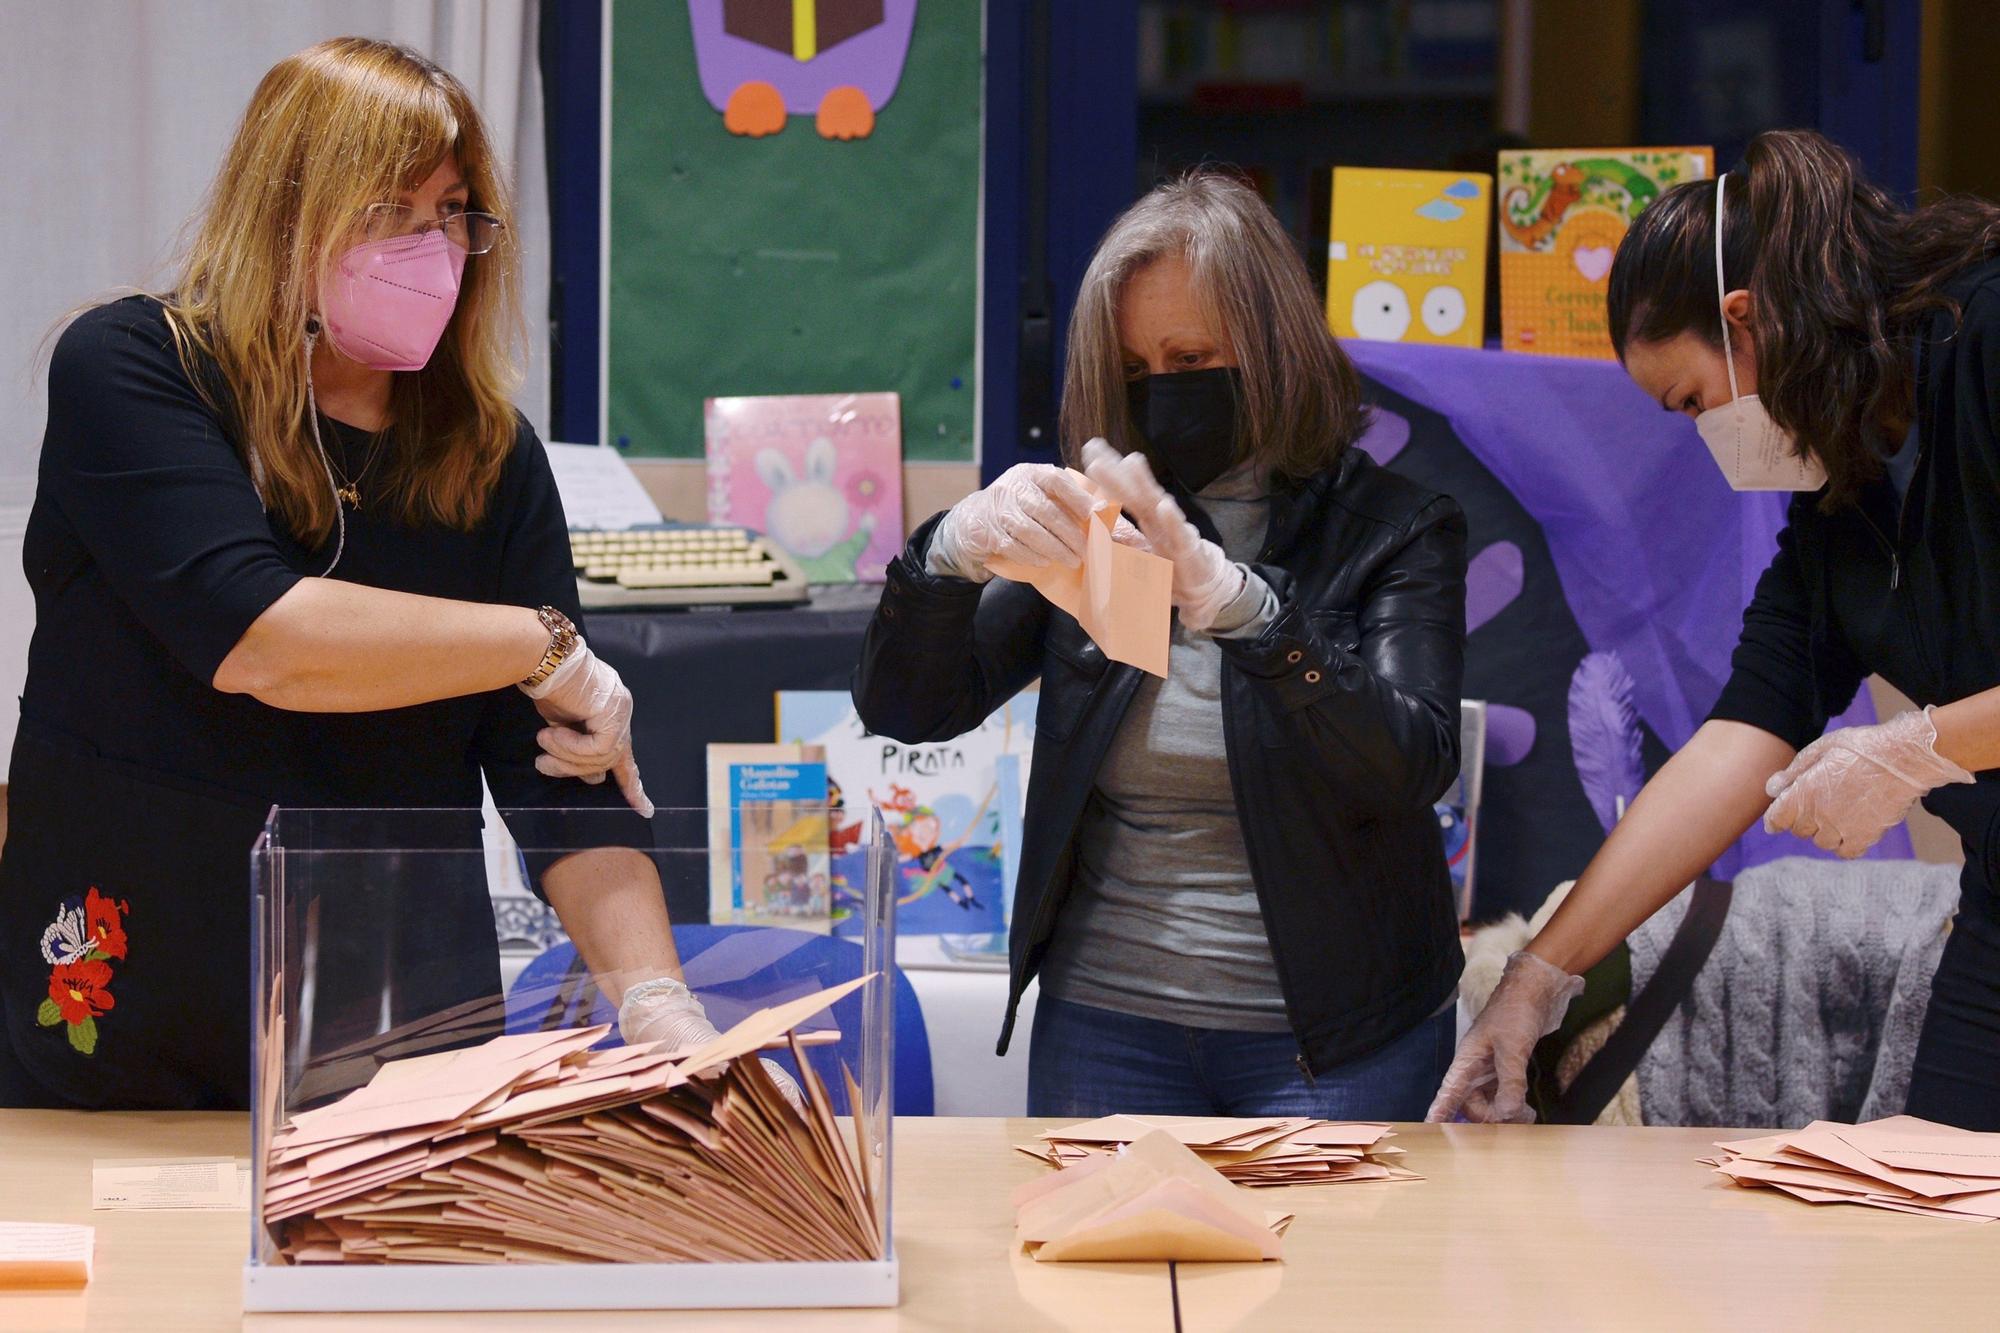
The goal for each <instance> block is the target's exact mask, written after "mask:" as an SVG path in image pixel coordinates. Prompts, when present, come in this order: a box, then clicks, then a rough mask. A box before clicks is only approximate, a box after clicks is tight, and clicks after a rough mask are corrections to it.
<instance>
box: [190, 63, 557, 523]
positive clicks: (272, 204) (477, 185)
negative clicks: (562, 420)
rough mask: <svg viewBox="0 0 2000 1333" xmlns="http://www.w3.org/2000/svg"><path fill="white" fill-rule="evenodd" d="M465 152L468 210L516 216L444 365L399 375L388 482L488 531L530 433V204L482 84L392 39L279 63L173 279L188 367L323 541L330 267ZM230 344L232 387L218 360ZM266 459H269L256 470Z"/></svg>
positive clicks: (267, 496) (442, 356) (412, 500)
mask: <svg viewBox="0 0 2000 1333" xmlns="http://www.w3.org/2000/svg"><path fill="white" fill-rule="evenodd" d="M447 155H455V156H456V157H457V160H458V165H459V167H460V169H461V170H462V172H463V177H464V180H465V183H466V186H467V188H468V191H469V194H470V199H469V201H468V204H467V207H468V208H470V209H475V210H478V211H481V212H486V213H491V214H493V215H495V216H496V217H498V218H500V219H501V221H502V222H503V223H505V224H507V225H506V226H504V227H503V229H502V230H501V233H500V243H499V244H498V245H497V246H496V247H495V248H494V249H493V250H491V251H489V252H488V253H486V254H483V255H478V256H472V257H468V259H467V261H466V265H465V273H464V277H463V279H462V283H461V287H460V291H459V297H458V305H457V308H456V310H455V311H454V312H453V314H452V318H451V323H450V325H449V326H448V327H447V328H446V330H445V333H444V336H443V337H442V338H441V339H440V340H439V342H438V346H437V350H436V352H435V353H434V354H433V355H432V357H431V360H430V364H429V365H427V366H425V367H424V369H422V370H420V371H413V372H408V373H399V374H397V375H396V376H395V381H394V386H393V388H392V390H391V396H390V411H391V416H392V419H393V421H394V423H395V429H396V436H397V437H396V444H395V447H393V448H391V449H390V450H389V451H388V454H387V456H386V457H385V458H384V459H383V465H384V468H385V472H384V473H383V474H382V479H383V482H384V494H385V497H387V498H388V502H389V504H390V505H391V507H392V509H394V510H399V511H400V513H401V516H402V517H403V518H404V519H405V520H406V521H419V520H425V519H428V520H431V521H435V522H440V523H444V524H446V525H448V526H452V527H457V528H470V527H472V526H473V525H474V524H476V523H477V522H478V521H479V520H480V519H481V518H482V517H483V516H484V515H485V512H486V505H487V502H488V500H489V499H490V497H491V495H492V492H493V490H494V488H495V485H496V484H497V482H498V480H499V477H500V470H501V467H502V466H503V465H504V464H505V462H506V460H507V456H508V454H509V453H510V452H511V451H512V449H513V447H514V439H515V431H516V418H515V413H514V407H513V403H512V392H513V389H514V386H515V383H516V381H517V378H518V372H517V370H516V368H515V362H514V357H513V350H514V347H515V338H516V335H517V334H518V332H519V330H520V328H521V324H520V316H519V304H518V300H517V297H516V294H515V289H516V275H515V259H514V255H513V249H512V246H511V244H510V243H509V239H508V238H509V237H510V236H511V235H512V234H513V228H512V225H511V224H512V221H513V217H512V210H511V203H510V200H509V198H508V194H507V188H506V184H505V181H504V179H503V177H502V173H501V168H500V166H499V164H498V163H497V162H496V161H495V160H494V155H493V148H492V144H491V141H490V139H489V138H488V136H487V133H486V127H485V125H484V123H483V122H482V121H481V120H480V118H479V112H478V110H477V109H476V108H475V107H474V106H473V104H472V97H471V95H470V94H469V93H467V92H466V90H465V86H464V85H463V84H461V83H460V82H459V81H458V80H457V79H455V78H453V77H452V76H451V75H450V74H448V73H446V72H445V71H444V70H443V69H441V68H439V67H438V66H437V65H436V64H434V63H432V62H431V61H430V60H427V59H425V58H424V57H423V56H421V55H419V54H417V53H416V52H415V51H412V50H410V49H409V48H408V47H404V46H398V45H395V44H393V43H390V42H382V41H374V40H371V39H368V38H361V37H340V38H336V39H334V40H332V41H327V42H321V43H320V44H319V45H317V46H312V47H308V48H307V49H305V50H303V51H300V52H298V53H297V54H295V55H290V56H287V57H285V58H284V59H283V60H281V61H279V62H278V63H277V64H276V65H275V66H273V67H272V69H271V71H270V72H269V73H267V74H266V75H265V76H264V78H263V80H262V82H260V83H259V84H258V85H257V91H256V92H255V93H254V94H253V95H252V96H251V98H250V105H249V107H248V108H247V109H246V110H245V111H244V113H243V120H242V123H241V124H240V125H238V127H237V130H236V135H235V138H234V140H233V141H232V142H231V143H230V145H229V151H228V153H227V154H226V155H225V156H224V158H223V160H222V167H221V169H220V170H219V171H218V172H217V173H216V177H215V181H214V183H213V184H212V185H211V186H210V188H209V193H208V197H207V200H206V202H205V204H204V206H203V210H202V213H201V215H200V217H199V220H198V221H197V223H196V224H195V227H194V232H193V237H192V240H191V241H190V242H189V244H188V247H187V250H186V253H185V255H184V256H183V258H182V260H181V264H180V270H179V275H178V277H177V279H176V281H175V283H174V286H173V288H172V290H171V291H170V292H168V293H166V294H164V295H162V296H161V297H160V298H159V299H160V302H161V304H162V305H163V306H165V308H166V312H167V318H168V323H169V324H170V325H171V327H172V329H173V332H174V338H175V341H176V343H177V344H178V346H179V350H180V355H181V361H182V364H183V365H184V366H185V367H186V368H187V371H188V374H189V376H190V378H192V379H193V380H194V382H195V385H196V387H197V388H198V389H199V390H200V391H201V393H202V395H203V397H204V398H205V399H207V400H208V402H209V405H210V406H211V407H212V408H214V409H215V410H216V412H217V413H218V415H220V416H222V418H223V419H224V421H225V422H227V423H228V426H229V429H230V430H231V431H232V433H233V434H234V435H235V436H236V445H237V448H238V450H239V451H241V452H243V453H244V455H245V462H246V464H248V463H249V453H250V450H251V449H252V448H253V447H254V449H255V453H256V457H257V460H258V464H260V465H261V474H262V475H261V481H260V490H261V491H262V494H263V499H264V503H265V505H266V506H267V507H268V508H269V509H270V510H271V511H272V512H273V513H274V514H276V515H277V516H278V517H279V518H280V519H281V520H282V521H283V523H284V524H285V526H286V527H287V528H289V529H290V530H291V532H292V534H293V535H294V536H296V537H297V538H299V539H300V540H301V541H304V542H306V543H308V544H310V545H317V544H319V543H321V542H323V541H325V540H326V539H327V536H328V535H329V533H330V532H331V531H332V528H333V525H334V517H335V515H334V506H335V504H336V503H337V502H336V501H335V499H334V497H333V495H332V492H331V488H330V487H329V486H328V484H327V474H326V470H325V467H324V465H323V464H322V462H321V460H320V456H319V452H318V449H317V447H316V446H315V444H314V442H313V435H312V431H311V425H310V423H309V422H308V420H307V405H306V404H307V398H306V345H307V344H306V323H307V320H308V318H309V317H311V316H312V315H313V313H314V311H315V309H316V307H317V305H318V302H319V294H318V288H319V282H318V277H319V275H320V274H321V273H324V272H326V271H327V270H328V269H329V268H330V267H331V265H332V263H333V261H334V259H335V257H336V256H337V255H338V253H339V252H340V250H341V249H343V248H344V247H345V246H346V245H347V244H351V243H352V239H353V228H354V225H355V222H356V220H357V219H358V218H359V217H360V216H361V214H362V212H363V211H364V210H365V209H366V208H367V207H368V206H369V205H370V204H375V203H380V202H385V201H393V200H394V199H395V198H396V196H397V195H398V194H399V193H402V192H405V191H409V190H413V189H415V188H416V187H417V186H418V185H420V184H422V183H423V181H424V180H425V179H426V178H427V177H428V176H429V175H430V174H431V172H433V171H434V170H436V168H437V166H438V165H439V164H440V163H441V162H443V161H444V159H445V158H446V156H447ZM210 358H212V359H213V362H214V367H215V368H217V369H219V370H220V372H221V380H222V383H221V385H219V386H218V385H216V384H215V383H214V379H215V375H214V373H213V371H212V370H210V369H209V368H208V367H205V366H204V365H203V362H204V361H205V360H206V359H210ZM255 470H257V469H256V468H253V471H255Z"/></svg>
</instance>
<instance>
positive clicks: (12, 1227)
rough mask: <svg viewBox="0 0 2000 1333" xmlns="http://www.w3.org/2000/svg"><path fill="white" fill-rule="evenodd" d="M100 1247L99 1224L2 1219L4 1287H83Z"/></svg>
mask: <svg viewBox="0 0 2000 1333" xmlns="http://www.w3.org/2000/svg"><path fill="white" fill-rule="evenodd" d="M96 1249H97V1228H96V1227H87V1226H74V1225H71V1224H70V1223H67V1222H0V1289H4V1288H24V1287H80V1286H82V1285H84V1284H85V1283H87V1282H89V1281H90V1266H91V1258H92V1255H93V1254H94V1253H95V1251H96Z"/></svg>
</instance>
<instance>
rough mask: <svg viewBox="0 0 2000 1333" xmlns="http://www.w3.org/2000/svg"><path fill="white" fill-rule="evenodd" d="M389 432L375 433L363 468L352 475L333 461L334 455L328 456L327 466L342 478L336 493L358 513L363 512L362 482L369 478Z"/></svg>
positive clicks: (335, 490) (335, 489) (362, 465)
mask: <svg viewBox="0 0 2000 1333" xmlns="http://www.w3.org/2000/svg"><path fill="white" fill-rule="evenodd" d="M388 434H389V433H388V432H387V431H376V432H375V433H374V435H373V436H372V437H371V439H370V441H369V445H368V457H367V459H366V460H365V461H364V462H363V463H362V464H361V470H360V471H359V472H357V473H355V474H354V475H353V476H352V477H349V476H348V475H347V473H346V472H345V471H344V470H342V469H341V467H340V466H339V465H338V464H336V463H335V462H334V461H333V457H332V455H330V454H329V455H328V456H327V460H326V461H327V466H329V467H331V468H333V470H334V472H335V474H336V475H338V476H339V478H340V485H339V486H337V487H335V488H334V492H333V493H334V495H336V496H337V497H339V499H340V500H341V501H342V502H343V503H345V504H346V505H347V506H348V508H350V509H352V510H353V511H354V512H355V513H357V514H358V513H360V512H361V483H362V482H364V481H366V480H367V479H368V474H369V472H370V471H372V470H373V469H374V467H375V460H376V458H377V457H378V456H380V454H381V452H382V442H383V441H384V440H385V439H387V438H388Z"/></svg>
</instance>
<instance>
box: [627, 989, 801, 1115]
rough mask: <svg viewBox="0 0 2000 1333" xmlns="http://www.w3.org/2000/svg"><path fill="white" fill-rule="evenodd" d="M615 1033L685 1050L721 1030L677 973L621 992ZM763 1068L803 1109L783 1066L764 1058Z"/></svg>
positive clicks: (797, 1108) (788, 1098)
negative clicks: (622, 997) (616, 1031)
mask: <svg viewBox="0 0 2000 1333" xmlns="http://www.w3.org/2000/svg"><path fill="white" fill-rule="evenodd" d="M618 1035H619V1036H621V1037H623V1038H624V1039H625V1041H626V1043H627V1044H628V1045H632V1046H637V1045H640V1044H642V1043H646V1042H655V1041H657V1042H664V1043H665V1044H666V1048H667V1049H668V1050H673V1051H685V1050H692V1049H693V1048H695V1047H697V1046H705V1045H707V1044H708V1043H709V1042H711V1041H714V1040H715V1039H716V1038H717V1037H718V1036H720V1035H721V1034H720V1033H718V1032H717V1031H716V1030H715V1025H714V1024H713V1023H711V1022H709V1021H708V1011H707V1010H705V1009H703V1008H702V1007H701V1001H700V1000H697V999H696V998H695V997H694V992H693V991H691V990H689V989H688V988H687V986H686V984H685V983H683V982H682V981H681V980H680V979H679V978H678V977H664V976H663V977H654V978H651V979H650V980H647V981H641V982H639V983H637V984H636V985H634V986H632V987H631V988H630V989H628V990H627V991H626V992H625V999H624V1002H623V1003H621V1004H620V1005H619V1006H618ZM764 1072H765V1073H767V1074H769V1075H770V1076H771V1081H772V1082H773V1083H776V1084H777V1085H778V1091H780V1092H782V1093H784V1094H785V1100H786V1101H788V1102H790V1103H791V1104H792V1109H793V1110H795V1111H797V1112H799V1113H800V1114H804V1113H805V1109H806V1103H805V1098H804V1097H803V1096H802V1095H801V1094H800V1092H799V1085H798V1084H797V1083H796V1082H794V1081H793V1079H792V1076H791V1075H790V1074H788V1073H786V1072H785V1070H784V1066H782V1065H778V1064H774V1063H773V1062H771V1061H769V1060H766V1061H764Z"/></svg>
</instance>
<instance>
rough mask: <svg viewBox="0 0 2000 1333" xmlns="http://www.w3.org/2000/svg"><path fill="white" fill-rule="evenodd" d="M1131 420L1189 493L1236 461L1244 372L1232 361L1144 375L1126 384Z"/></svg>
mask: <svg viewBox="0 0 2000 1333" xmlns="http://www.w3.org/2000/svg"><path fill="white" fill-rule="evenodd" d="M1125 392H1126V405H1127V406H1128V407H1129V408H1130V409H1131V412H1132V424H1133V425H1134V426H1136V427H1138V430H1139V434H1140V435H1141V436H1143V437H1144V438H1145V441H1146V447H1147V449H1148V450H1149V451H1150V452H1151V453H1152V455H1153V457H1154V458H1155V459H1157V460H1158V461H1159V462H1160V463H1161V464H1162V465H1163V466H1164V467H1165V468H1166V469H1167V471H1168V472H1170V473H1172V474H1173V478H1174V480H1175V481H1177V482H1179V483H1180V484H1181V486H1182V488H1183V489H1185V490H1187V491H1188V492H1189V493H1190V494H1192V493H1195V492H1198V491H1201V490H1203V489H1205V488H1206V487H1207V486H1208V485H1209V483H1211V482H1213V481H1214V480H1215V479H1216V478H1217V477H1220V476H1221V475H1222V474H1223V473H1225V472H1227V471H1229V469H1230V468H1231V467H1232V466H1234V465H1235V463H1236V433H1237V432H1236V416H1237V405H1238V404H1239V403H1240V402H1242V400H1243V373H1242V372H1241V371H1239V370H1237V369H1236V367H1234V366H1215V367H1213V368H1211V369H1208V370H1183V371H1181V372H1179V373H1178V374H1173V375H1148V376H1146V378H1144V379H1141V380H1133V381H1132V382H1131V384H1129V385H1127V386H1126V390H1125Z"/></svg>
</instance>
